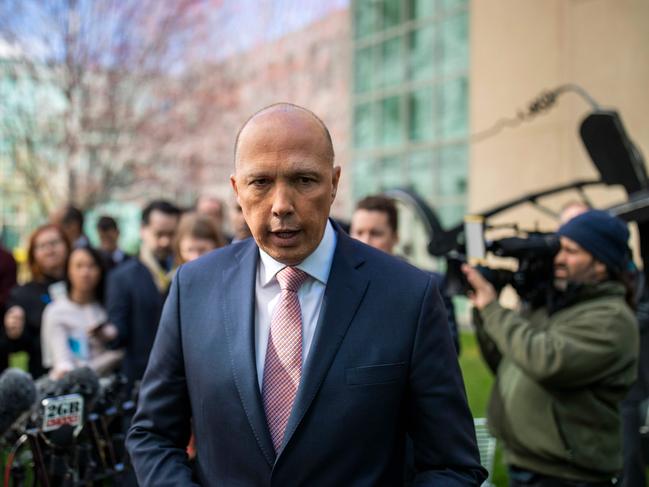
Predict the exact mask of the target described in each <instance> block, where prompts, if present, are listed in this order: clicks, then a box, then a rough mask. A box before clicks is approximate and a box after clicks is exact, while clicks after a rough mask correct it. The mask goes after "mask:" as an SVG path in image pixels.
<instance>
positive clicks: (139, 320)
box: [106, 200, 180, 386]
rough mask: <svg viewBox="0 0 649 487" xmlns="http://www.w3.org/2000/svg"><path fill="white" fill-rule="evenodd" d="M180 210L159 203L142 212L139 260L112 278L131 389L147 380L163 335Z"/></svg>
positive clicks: (114, 318)
mask: <svg viewBox="0 0 649 487" xmlns="http://www.w3.org/2000/svg"><path fill="white" fill-rule="evenodd" d="M179 216H180V210H179V209H178V208H177V207H176V206H174V205H173V204H171V203H169V202H167V201H163V200H156V201H152V202H151V203H149V204H148V205H147V206H146V207H145V208H144V210H143V211H142V226H141V229H140V236H141V238H142V245H141V246H140V252H139V255H138V256H137V258H133V259H129V260H128V261H126V262H124V263H123V264H122V265H120V266H119V267H117V268H115V270H114V271H113V272H111V273H110V274H109V276H108V282H107V289H106V291H107V292H106V309H107V311H108V321H109V322H110V323H112V324H114V325H115V326H116V327H117V330H118V337H117V339H116V340H115V343H114V344H113V345H114V347H115V348H125V355H124V362H123V364H122V371H123V372H124V374H125V375H126V377H127V378H128V380H129V386H133V384H134V383H135V382H136V381H138V380H140V379H141V378H142V375H144V369H145V367H146V363H147V360H148V359H149V353H150V352H151V347H152V346H153V339H154V338H155V334H156V331H157V329H158V320H159V319H160V313H161V312H162V305H163V304H164V300H165V297H166V296H167V290H168V288H169V283H170V282H171V275H170V273H171V271H172V266H173V246H172V243H173V240H174V235H175V233H176V226H177V225H178V219H179Z"/></svg>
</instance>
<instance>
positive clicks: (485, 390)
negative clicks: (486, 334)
mask: <svg viewBox="0 0 649 487" xmlns="http://www.w3.org/2000/svg"><path fill="white" fill-rule="evenodd" d="M460 340H461V346H462V353H461V354H460V367H461V368H462V375H463V376H464V385H465V387H466V394H467V398H468V400H469V408H471V413H472V414H473V417H475V418H484V417H485V416H486V413H487V401H488V400H489V393H490V391H491V386H492V384H493V375H492V374H491V371H490V370H489V369H488V368H487V366H486V364H485V363H484V361H483V360H482V357H481V356H480V350H479V349H478V344H477V343H476V339H475V335H474V334H473V333H471V332H462V333H461V334H460ZM492 482H493V483H494V484H495V485H496V486H497V487H506V486H507V483H508V480H507V469H506V467H505V464H504V463H503V459H502V450H501V448H500V445H498V447H497V450H496V460H495V461H494V471H493V475H492Z"/></svg>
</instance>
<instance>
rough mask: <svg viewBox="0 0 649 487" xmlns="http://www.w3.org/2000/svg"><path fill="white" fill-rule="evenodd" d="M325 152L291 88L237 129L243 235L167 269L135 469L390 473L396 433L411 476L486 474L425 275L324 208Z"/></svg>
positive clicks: (332, 476)
mask: <svg viewBox="0 0 649 487" xmlns="http://www.w3.org/2000/svg"><path fill="white" fill-rule="evenodd" d="M333 160H334V154H333V145H332V143H331V138H330V136H329V132H328V130H327V129H326V127H325V126H324V124H323V123H322V121H320V119H318V118H317V117H316V116H315V115H314V114H313V113H311V112H309V111H308V110H306V109H303V108H300V107H297V106H295V105H290V104H278V105H273V106H271V107H267V108H266V109H264V110H261V111H260V112H258V113H257V114H255V115H254V116H253V117H252V118H251V119H249V120H248V121H247V122H246V123H245V124H244V127H243V128H242V129H241V131H240V133H239V136H238V137H237V142H236V144H235V174H234V175H233V176H232V177H231V182H232V186H233V188H234V191H235V193H236V194H237V198H238V201H239V203H240V204H241V208H242V209H243V213H244V216H245V218H246V221H247V222H248V225H249V226H250V230H251V231H252V235H253V237H254V239H250V240H247V241H245V242H243V243H240V244H237V245H231V246H228V247H224V248H222V249H218V250H217V251H215V252H212V253H210V254H208V255H206V256H204V257H202V258H200V259H198V260H196V261H193V262H190V263H189V264H186V265H185V266H183V267H181V268H180V269H179V271H178V273H177V275H176V278H175V280H174V283H173V284H172V287H171V290H170V293H169V298H168V300H167V303H166V304H165V309H164V311H163V315H162V319H161V322H160V327H159V329H158V335H157V337H156V342H155V345H154V348H153V351H152V354H151V358H150V361H149V365H148V367H147V371H146V373H145V376H144V380H143V382H142V389H141V394H140V400H139V405H138V411H137V413H136V415H135V417H134V420H133V425H132V427H131V430H130V432H129V436H128V440H127V446H128V449H129V451H130V453H131V458H132V461H133V464H134V468H135V471H136V473H137V476H138V480H139V482H140V485H142V486H156V487H161V486H174V487H179V486H190V485H203V486H217V485H227V486H236V485H241V486H244V485H245V486H270V485H273V486H282V487H290V486H302V485H308V486H310V487H314V486H315V487H317V486H337V485H353V486H365V485H367V486H378V485H390V486H391V485H399V484H400V483H402V482H403V473H404V457H405V455H404V446H405V439H406V433H409V434H410V436H411V437H412V438H413V442H414V450H415V468H416V471H417V478H416V482H417V483H416V485H431V486H432V485H434V486H464V485H467V486H468V485H475V486H478V485H480V484H481V482H482V480H483V479H484V478H485V475H484V473H485V472H484V470H483V469H482V468H481V467H480V464H479V459H478V451H477V448H476V443H475V434H474V431H473V421H472V419H471V415H470V413H469V410H468V407H467V404H466V398H465V395H464V387H463V383H462V378H461V375H460V371H459V367H458V364H457V360H456V358H455V351H454V349H453V344H452V341H451V337H450V334H449V332H448V325H447V323H446V314H445V310H444V306H443V304H442V302H441V300H440V299H439V296H438V294H437V292H436V290H435V287H434V283H433V281H432V278H431V277H430V275H428V274H426V273H423V272H421V271H419V270H418V269H416V268H414V267H412V266H410V265H408V264H406V263H404V262H402V261H401V260H399V259H395V258H394V257H391V256H389V255H387V254H385V253H383V252H379V251H377V250H375V249H372V248H370V247H368V246H366V245H364V244H362V243H360V242H357V241H355V240H353V239H351V238H349V237H348V236H346V235H345V234H344V233H343V232H341V231H340V230H339V228H338V227H337V226H335V225H334V224H333V223H332V222H331V221H330V220H329V219H328V215H329V209H330V207H331V204H332V202H333V200H334V198H335V196H336V190H337V187H338V180H339V177H340V168H339V167H334V165H333ZM190 419H192V421H193V425H194V431H195V438H196V450H197V457H196V466H195V477H194V478H192V470H191V469H190V468H189V466H188V464H187V456H186V454H185V447H186V445H187V440H188V438H189V433H190Z"/></svg>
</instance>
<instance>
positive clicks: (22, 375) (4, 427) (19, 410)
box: [0, 368, 36, 435]
mask: <svg viewBox="0 0 649 487" xmlns="http://www.w3.org/2000/svg"><path fill="white" fill-rule="evenodd" d="M34 402H36V386H35V385H34V381H33V380H32V376H31V375H29V374H28V373H27V372H24V371H22V370H20V369H14V368H11V369H7V370H5V371H4V372H3V373H2V375H0V435H4V434H5V433H6V432H7V431H8V430H9V429H10V428H11V425H12V424H14V422H15V421H16V420H17V419H18V418H19V417H20V415H21V414H23V413H24V412H26V411H29V410H30V409H31V407H32V406H33V404H34Z"/></svg>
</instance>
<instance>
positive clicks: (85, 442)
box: [0, 368, 134, 487]
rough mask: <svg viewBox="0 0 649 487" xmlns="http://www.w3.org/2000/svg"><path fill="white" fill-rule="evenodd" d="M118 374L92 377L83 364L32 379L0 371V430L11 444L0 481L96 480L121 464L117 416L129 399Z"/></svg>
mask: <svg viewBox="0 0 649 487" xmlns="http://www.w3.org/2000/svg"><path fill="white" fill-rule="evenodd" d="M126 384H127V381H126V379H125V378H123V377H122V376H119V375H115V376H113V377H110V378H107V379H98V377H97V376H96V374H95V373H94V372H93V371H92V370H91V369H89V368H80V369H76V370H73V371H71V372H70V373H68V374H67V375H66V376H64V377H63V378H62V379H61V380H58V381H52V380H50V379H48V378H47V377H44V378H41V379H39V380H38V381H36V383H34V382H33V381H32V379H31V376H29V374H26V373H24V372H22V371H17V370H16V369H8V370H7V371H5V372H4V373H3V374H2V376H0V433H1V434H2V442H3V443H4V444H5V445H6V446H11V450H10V453H9V454H8V456H7V460H6V465H5V468H4V485H5V486H8V485H13V486H20V485H24V483H25V482H26V480H27V479H33V481H34V482H36V481H37V483H34V484H33V485H40V486H45V487H48V486H66V487H67V486H69V487H76V486H82V485H83V486H87V485H95V484H98V485H102V484H101V482H102V481H103V480H105V479H109V478H117V477H119V476H120V475H121V473H122V472H123V471H124V469H125V468H126V465H127V456H126V452H125V450H124V435H123V424H122V423H123V421H122V419H123V417H124V416H125V415H127V414H130V411H132V410H133V408H134V401H132V400H131V399H130V398H129V397H127V387H126Z"/></svg>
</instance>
